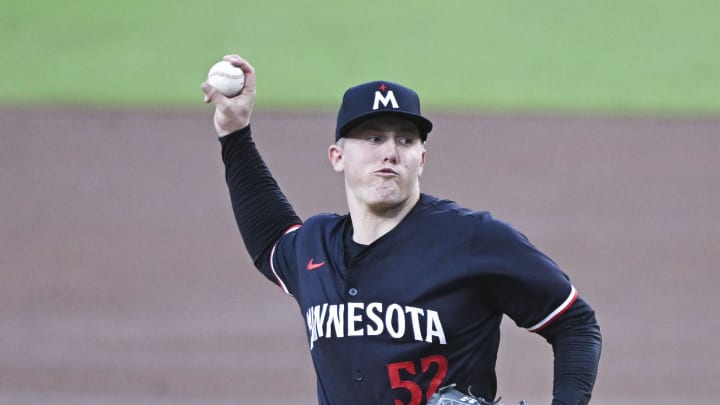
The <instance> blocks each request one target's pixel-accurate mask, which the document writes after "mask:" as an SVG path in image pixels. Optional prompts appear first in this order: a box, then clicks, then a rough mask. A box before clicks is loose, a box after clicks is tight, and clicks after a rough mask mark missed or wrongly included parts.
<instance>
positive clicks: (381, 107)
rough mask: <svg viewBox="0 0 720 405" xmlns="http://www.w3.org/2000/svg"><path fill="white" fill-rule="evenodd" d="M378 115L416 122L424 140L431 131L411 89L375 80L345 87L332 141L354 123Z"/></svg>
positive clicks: (417, 98) (427, 120)
mask: <svg viewBox="0 0 720 405" xmlns="http://www.w3.org/2000/svg"><path fill="white" fill-rule="evenodd" d="M378 114H392V115H397V116H400V117H403V118H407V119H408V120H410V121H412V122H413V123H414V124H415V125H417V127H418V129H419V130H420V136H421V138H422V140H423V141H425V140H426V139H427V134H428V133H429V132H430V131H431V130H432V126H433V125H432V122H430V120H429V119H427V118H425V117H423V116H422V115H421V114H420V98H419V97H418V95H417V93H415V91H414V90H412V89H410V88H407V87H405V86H403V85H400V84H397V83H393V82H387V81H375V82H368V83H363V84H360V85H357V86H355V87H351V88H349V89H347V91H346V92H345V95H344V96H343V100H342V104H341V105H340V111H338V117H337V126H336V127H335V141H337V140H338V139H340V138H342V137H343V136H345V135H347V133H348V131H350V130H351V129H352V127H353V126H355V125H356V124H358V123H360V122H361V121H363V120H366V119H368V118H371V117H374V116H376V115H378Z"/></svg>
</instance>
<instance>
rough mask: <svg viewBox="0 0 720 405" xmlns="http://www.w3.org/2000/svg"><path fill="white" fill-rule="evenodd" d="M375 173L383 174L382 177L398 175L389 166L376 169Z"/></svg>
mask: <svg viewBox="0 0 720 405" xmlns="http://www.w3.org/2000/svg"><path fill="white" fill-rule="evenodd" d="M375 174H376V175H378V176H383V177H391V176H397V175H398V173H397V172H396V171H395V170H393V169H390V168H382V169H379V170H376V171H375Z"/></svg>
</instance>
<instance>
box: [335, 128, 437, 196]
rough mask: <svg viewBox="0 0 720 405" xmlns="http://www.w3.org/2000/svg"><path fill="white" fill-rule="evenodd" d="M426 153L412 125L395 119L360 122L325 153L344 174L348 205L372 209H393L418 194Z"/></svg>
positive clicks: (416, 129)
mask: <svg viewBox="0 0 720 405" xmlns="http://www.w3.org/2000/svg"><path fill="white" fill-rule="evenodd" d="M425 153H426V152H425V147H424V145H423V142H422V140H421V137H420V131H419V130H418V128H417V127H416V126H415V124H413V123H412V122H411V121H409V120H407V119H404V118H400V117H394V116H379V117H374V118H370V119H368V120H366V121H363V122H362V123H360V124H358V125H357V126H356V127H355V128H353V129H352V130H350V132H348V134H347V135H346V136H345V137H343V138H341V139H340V140H339V141H338V143H336V144H335V145H331V146H330V149H329V151H328V155H329V158H330V163H332V165H333V168H334V169H335V171H337V172H343V173H344V175H345V189H346V192H347V196H348V200H349V202H350V203H354V202H355V203H359V204H363V205H366V206H368V207H370V208H371V209H384V208H392V207H395V206H398V205H400V204H402V203H404V202H407V201H411V200H412V199H413V198H415V197H417V196H418V195H419V194H420V182H419V177H420V175H421V174H422V171H423V167H424V165H425Z"/></svg>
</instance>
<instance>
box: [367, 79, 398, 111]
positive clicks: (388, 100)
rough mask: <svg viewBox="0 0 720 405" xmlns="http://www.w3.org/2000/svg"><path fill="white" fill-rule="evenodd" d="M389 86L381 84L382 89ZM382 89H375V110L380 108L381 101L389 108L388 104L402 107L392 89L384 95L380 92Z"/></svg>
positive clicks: (393, 106)
mask: <svg viewBox="0 0 720 405" xmlns="http://www.w3.org/2000/svg"><path fill="white" fill-rule="evenodd" d="M385 89H387V87H386V86H385V85H384V84H383V85H382V86H380V90H385ZM380 90H375V101H373V108H372V109H373V110H377V109H378V108H380V103H382V105H383V107H385V108H387V106H388V104H390V105H392V108H400V107H398V103H397V100H396V99H395V93H393V91H392V90H388V92H387V94H385V95H384V96H383V94H382V93H381V92H380Z"/></svg>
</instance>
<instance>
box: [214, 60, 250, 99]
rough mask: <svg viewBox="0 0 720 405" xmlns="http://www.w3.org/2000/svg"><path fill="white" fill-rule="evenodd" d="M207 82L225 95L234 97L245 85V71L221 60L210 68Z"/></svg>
mask: <svg viewBox="0 0 720 405" xmlns="http://www.w3.org/2000/svg"><path fill="white" fill-rule="evenodd" d="M208 83H209V84H210V85H211V86H213V87H215V88H216V89H218V90H220V92H221V93H222V94H224V95H225V96H226V97H235V96H237V95H238V94H240V92H241V91H242V89H243V87H245V73H243V71H242V69H240V68H239V67H237V66H235V65H233V64H232V63H230V62H227V61H224V60H223V61H220V62H218V63H216V64H214V65H213V66H212V67H211V68H210V71H209V72H208Z"/></svg>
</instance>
